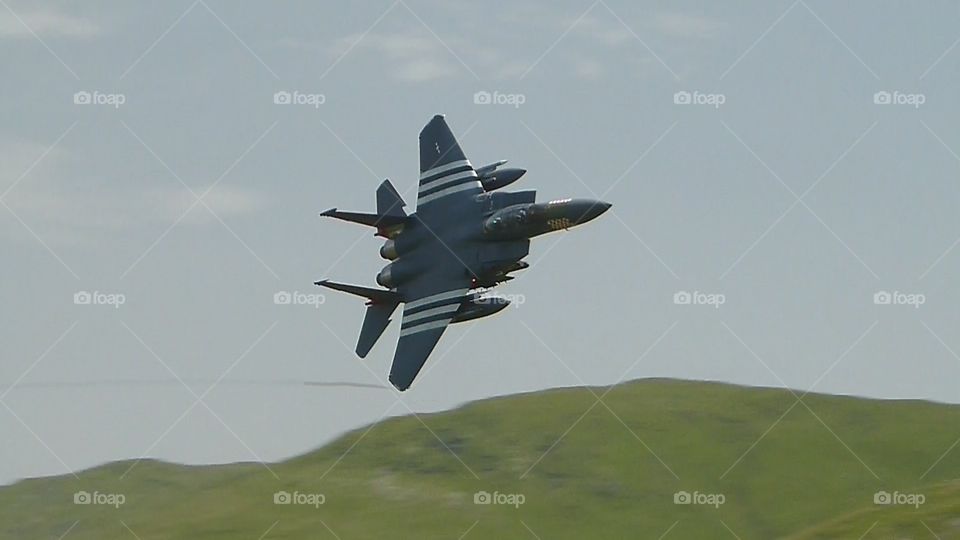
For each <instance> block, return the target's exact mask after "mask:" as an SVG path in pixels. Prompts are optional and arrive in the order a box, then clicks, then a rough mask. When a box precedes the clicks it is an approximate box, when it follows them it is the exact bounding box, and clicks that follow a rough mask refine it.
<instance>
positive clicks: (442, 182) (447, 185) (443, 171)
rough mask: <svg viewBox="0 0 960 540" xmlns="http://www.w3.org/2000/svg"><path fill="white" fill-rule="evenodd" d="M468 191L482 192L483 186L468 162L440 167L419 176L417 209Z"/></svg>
mask: <svg viewBox="0 0 960 540" xmlns="http://www.w3.org/2000/svg"><path fill="white" fill-rule="evenodd" d="M468 190H476V191H477V192H480V191H483V186H482V185H481V184H480V179H479V178H477V172H476V171H475V170H473V165H471V164H470V160H467V159H461V160H457V161H453V162H450V163H447V164H444V165H440V166H439V167H434V168H432V169H428V170H426V171H424V172H422V173H421V174H420V190H419V194H418V197H417V207H418V208H419V207H420V205H423V204H427V203H429V202H432V201H435V200H437V199H439V198H441V197H445V196H447V195H452V194H454V193H460V192H463V191H468Z"/></svg>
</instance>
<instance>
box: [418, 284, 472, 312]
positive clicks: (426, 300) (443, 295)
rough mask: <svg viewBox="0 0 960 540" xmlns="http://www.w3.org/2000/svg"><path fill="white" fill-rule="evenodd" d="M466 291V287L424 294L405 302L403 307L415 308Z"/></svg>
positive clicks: (455, 296)
mask: <svg viewBox="0 0 960 540" xmlns="http://www.w3.org/2000/svg"><path fill="white" fill-rule="evenodd" d="M466 292H467V289H451V290H449V291H444V292H441V293H437V294H434V295H431V296H424V297H423V298H418V299H416V300H412V301H410V302H407V304H406V306H405V308H404V309H407V310H410V309H415V308H418V307H420V306H423V305H426V304H432V303H434V302H439V301H441V300H449V299H451V298H457V297H459V296H463V295H464V293H466Z"/></svg>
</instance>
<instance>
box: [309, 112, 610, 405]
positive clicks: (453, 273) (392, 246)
mask: <svg viewBox="0 0 960 540" xmlns="http://www.w3.org/2000/svg"><path fill="white" fill-rule="evenodd" d="M505 163H506V161H498V162H496V163H492V164H490V165H486V166H484V167H479V168H474V167H473V165H471V164H470V161H469V160H468V159H467V157H466V156H465V155H464V154H463V150H461V149H460V145H459V143H457V139H456V137H454V135H453V133H452V132H451V131H450V128H449V127H448V126H447V122H446V121H445V120H444V117H443V116H442V115H437V116H434V117H433V119H431V120H430V122H428V123H427V125H426V126H425V127H424V128H423V131H421V132H420V186H419V191H418V193H417V211H416V212H415V213H413V214H410V215H407V213H406V212H404V210H403V207H404V206H406V204H405V203H404V202H403V199H402V198H401V197H400V194H399V193H397V190H396V189H394V187H393V185H392V184H391V183H390V180H384V182H383V183H382V184H380V187H379V188H378V189H377V213H376V214H366V213H359V212H341V211H339V210H337V209H336V208H333V209H330V210H327V211H326V212H323V213H322V214H321V215H322V216H329V217H333V218H337V219H342V220H344V221H350V222H353V223H360V224H363V225H367V226H370V227H375V228H376V229H377V232H376V235H377V236H382V237H384V238H386V239H387V240H386V242H385V243H384V244H383V247H381V248H380V255H381V256H382V257H383V258H384V259H387V260H389V261H391V262H390V263H389V264H388V265H387V266H386V267H385V268H384V269H383V270H381V271H380V273H379V274H377V278H376V280H377V283H378V284H380V285H381V286H382V287H383V288H368V287H360V286H357V285H347V284H344V283H335V282H332V281H329V280H323V281H317V282H316V284H317V285H321V286H323V287H328V288H330V289H335V290H338V291H343V292H347V293H350V294H355V295H357V296H361V297H364V298H366V299H367V300H368V301H367V312H366V315H365V316H364V319H363V326H362V327H361V330H360V339H359V340H358V342H357V355H359V356H360V357H361V358H363V357H365V356H366V355H367V353H368V352H370V349H371V348H372V347H373V345H374V343H376V341H377V339H378V338H379V337H380V336H381V335H382V334H383V331H384V330H385V329H386V328H387V325H389V324H390V316H391V315H392V314H393V312H394V310H395V309H396V308H397V306H398V305H399V304H401V303H403V304H404V307H403V321H402V323H401V325H400V340H399V342H398V343H397V349H396V352H395V353H394V357H393V366H392V367H391V369H390V382H391V383H392V384H393V385H394V386H395V387H396V388H397V389H398V390H400V391H403V390H406V389H407V388H409V387H410V384H411V383H413V380H414V378H416V376H417V374H418V373H419V372H420V369H421V368H422V367H423V365H424V363H425V362H426V361H427V357H428V356H429V355H430V353H431V352H432V351H433V349H434V347H435V346H436V344H437V342H438V341H439V340H440V336H441V335H442V334H443V331H444V329H446V327H447V325H448V324H451V323H457V322H463V321H469V320H473V319H479V318H480V317H486V316H489V315H493V314H494V313H497V312H498V311H500V310H502V309H503V308H505V307H506V306H507V304H508V303H509V301H508V300H507V299H505V298H500V297H495V296H494V297H490V296H487V295H486V294H485V292H481V291H477V289H480V290H484V289H487V288H490V287H493V286H495V285H497V284H498V283H501V282H504V281H508V280H510V279H513V277H512V276H510V275H508V274H510V273H511V272H516V271H517V270H523V269H524V268H527V267H528V266H529V265H528V264H527V263H526V262H524V261H523V260H522V259H523V258H524V257H526V256H527V254H528V253H529V251H530V239H531V238H533V237H535V236H539V235H541V234H545V233H548V232H551V231H557V230H561V229H569V228H571V227H574V226H576V225H580V224H582V223H586V222H588V221H590V220H592V219H594V218H596V217H597V216H599V215H600V214H602V213H604V212H606V211H607V209H609V208H610V204H609V203H605V202H601V201H596V200H590V199H562V200H556V201H550V202H546V203H537V202H535V200H534V199H535V196H536V191H532V190H531V191H517V192H512V193H511V192H503V191H496V190H498V189H500V188H502V187H504V186H506V185H508V184H511V183H513V182H515V181H516V180H517V179H519V178H520V177H521V176H523V174H524V173H526V171H525V170H524V169H512V168H501V167H502V165H504V164H505Z"/></svg>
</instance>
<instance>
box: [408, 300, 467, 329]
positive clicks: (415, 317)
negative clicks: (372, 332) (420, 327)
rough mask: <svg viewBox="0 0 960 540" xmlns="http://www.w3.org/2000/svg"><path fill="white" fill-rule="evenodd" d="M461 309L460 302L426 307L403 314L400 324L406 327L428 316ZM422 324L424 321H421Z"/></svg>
mask: <svg viewBox="0 0 960 540" xmlns="http://www.w3.org/2000/svg"><path fill="white" fill-rule="evenodd" d="M458 309H460V304H459V303H456V304H450V305H448V306H440V307H435V308H430V309H425V310H423V311H419V312H417V313H410V314H405V315H404V316H403V322H402V323H401V324H400V326H401V328H406V327H407V326H412V325H410V323H412V322H414V321H418V320H420V319H426V318H427V317H432V316H434V315H440V314H441V313H450V312H451V311H456V310H458ZM421 324H422V323H421Z"/></svg>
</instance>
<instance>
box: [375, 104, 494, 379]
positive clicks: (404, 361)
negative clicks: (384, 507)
mask: <svg viewBox="0 0 960 540" xmlns="http://www.w3.org/2000/svg"><path fill="white" fill-rule="evenodd" d="M479 193H483V186H482V185H481V184H480V180H479V179H478V178H477V172H476V171H475V170H474V169H473V165H471V164H470V161H469V160H468V159H467V158H466V156H465V155H464V154H463V150H462V149H461V148H460V144H459V143H458V142H457V138H456V137H454V136H453V133H452V132H451V131H450V128H449V127H448V126H447V122H446V120H444V119H443V116H440V115H437V116H434V117H433V119H431V120H430V121H429V122H428V123H427V125H426V126H424V128H423V130H422V131H421V132H420V189H419V193H418V196H417V213H416V215H417V222H418V223H420V224H422V225H423V226H424V227H425V228H426V229H427V230H429V235H428V237H429V238H430V245H429V246H427V245H424V246H422V247H421V248H420V250H419V255H418V256H421V257H425V258H427V259H428V260H429V264H428V265H425V266H427V267H428V269H427V270H425V271H424V272H423V273H422V274H420V275H418V276H417V277H416V278H414V279H413V280H412V281H409V282H406V283H403V284H401V286H400V287H399V292H400V294H401V295H402V296H403V298H404V301H405V304H404V306H403V323H402V324H401V325H400V341H399V342H398V343H397V351H396V353H394V357H393V366H392V367H391V368H390V382H391V383H392V384H393V385H394V386H396V387H397V389H398V390H406V389H407V388H409V386H410V385H411V384H412V383H413V379H414V378H416V376H417V374H418V373H420V370H421V369H422V368H423V364H424V363H425V362H426V361H427V357H428V356H429V355H430V353H431V352H432V351H433V349H434V347H436V345H437V342H438V341H439V340H440V336H441V335H443V331H444V329H446V327H447V325H448V324H450V320H451V319H452V318H453V316H454V314H455V313H456V312H457V310H458V309H460V304H461V303H462V302H463V298H464V296H466V295H467V294H468V293H469V292H470V286H471V279H472V277H473V275H472V270H471V269H470V268H468V267H467V263H466V262H465V261H467V260H474V259H475V258H476V257H475V256H474V254H472V253H470V252H469V251H465V249H475V248H472V247H471V248H464V247H463V246H461V245H460V242H461V240H458V239H456V238H454V237H449V236H448V234H450V233H451V231H454V230H456V227H451V226H452V225H455V224H457V223H459V222H461V221H463V220H464V219H470V218H472V217H473V215H472V213H475V212H478V209H479V205H477V204H474V203H473V201H472V200H471V199H472V197H473V196H474V195H477V194H479ZM476 217H477V219H479V214H478V215H477V216H476Z"/></svg>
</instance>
